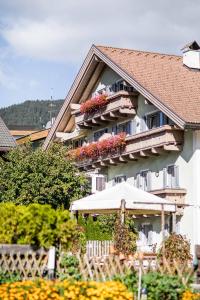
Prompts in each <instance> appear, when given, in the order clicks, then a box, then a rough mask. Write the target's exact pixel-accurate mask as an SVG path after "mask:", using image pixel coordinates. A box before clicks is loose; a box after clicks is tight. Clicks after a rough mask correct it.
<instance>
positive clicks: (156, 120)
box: [145, 111, 173, 129]
mask: <svg viewBox="0 0 200 300" xmlns="http://www.w3.org/2000/svg"><path fill="white" fill-rule="evenodd" d="M145 119H146V125H147V127H148V129H153V128H157V127H160V126H163V125H166V124H170V125H172V124H173V122H172V121H171V120H170V119H169V118H168V117H167V116H166V115H164V114H163V112H161V111H157V112H154V113H152V114H147V115H146V116H145Z"/></svg>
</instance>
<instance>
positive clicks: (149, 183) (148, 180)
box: [147, 171, 151, 191]
mask: <svg viewBox="0 0 200 300" xmlns="http://www.w3.org/2000/svg"><path fill="white" fill-rule="evenodd" d="M147 176H148V177H147V191H151V171H148V174H147Z"/></svg>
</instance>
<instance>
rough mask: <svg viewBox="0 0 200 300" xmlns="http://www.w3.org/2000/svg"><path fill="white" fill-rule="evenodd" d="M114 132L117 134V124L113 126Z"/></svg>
mask: <svg viewBox="0 0 200 300" xmlns="http://www.w3.org/2000/svg"><path fill="white" fill-rule="evenodd" d="M112 132H113V133H114V134H117V125H114V126H112Z"/></svg>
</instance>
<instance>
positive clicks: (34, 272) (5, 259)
mask: <svg viewBox="0 0 200 300" xmlns="http://www.w3.org/2000/svg"><path fill="white" fill-rule="evenodd" d="M47 262H48V251H45V250H44V249H39V250H34V249H33V248H32V247H30V246H28V245H0V269H1V270H2V271H5V272H8V273H9V274H12V273H14V272H17V273H18V274H19V275H20V277H21V278H22V279H24V280H26V279H31V278H32V279H34V278H41V277H42V276H43V274H44V271H45V269H46V266H47Z"/></svg>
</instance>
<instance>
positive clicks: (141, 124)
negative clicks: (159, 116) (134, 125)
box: [140, 116, 146, 132]
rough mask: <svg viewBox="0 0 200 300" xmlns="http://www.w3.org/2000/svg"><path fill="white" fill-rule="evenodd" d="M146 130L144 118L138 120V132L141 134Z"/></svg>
mask: <svg viewBox="0 0 200 300" xmlns="http://www.w3.org/2000/svg"><path fill="white" fill-rule="evenodd" d="M145 130H146V116H144V117H143V118H142V119H141V120H140V131H141V132H143V131H145Z"/></svg>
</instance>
